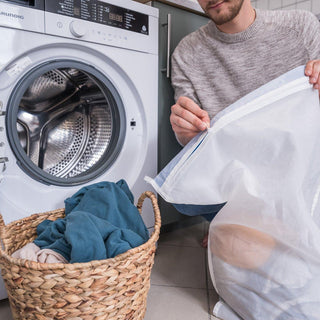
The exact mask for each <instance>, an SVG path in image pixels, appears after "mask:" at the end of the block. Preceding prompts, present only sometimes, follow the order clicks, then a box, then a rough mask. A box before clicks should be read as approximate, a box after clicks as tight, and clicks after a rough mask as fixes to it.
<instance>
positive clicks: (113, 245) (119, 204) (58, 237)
mask: <svg viewBox="0 0 320 320" xmlns="http://www.w3.org/2000/svg"><path fill="white" fill-rule="evenodd" d="M65 210H66V216H65V218H63V219H57V220H56V221H50V220H45V221H43V222H42V223H40V224H39V225H38V227H37V234H38V237H37V238H36V239H35V240H34V243H35V244H36V245H37V246H39V247H40V248H41V249H45V248H47V249H52V250H54V251H56V252H58V253H60V254H62V255H63V256H64V257H65V258H66V259H67V260H68V261H69V262H70V263H75V262H88V261H92V260H101V259H107V258H112V257H115V256H117V255H118V254H120V253H123V252H126V251H127V250H129V249H131V248H134V247H137V246H140V245H141V244H143V243H145V242H146V241H147V240H148V239H149V233H148V230H147V228H146V226H145V224H144V222H143V220H142V218H141V216H140V213H139V211H138V209H137V208H136V207H135V206H134V204H133V195H132V193H131V191H130V190H129V187H128V185H127V183H126V182H125V181H124V180H120V181H118V182H117V183H113V182H106V181H105V182H100V183H96V184H92V185H89V186H86V187H83V188H82V189H80V190H79V191H78V192H77V193H75V194H74V195H73V196H72V197H70V198H67V199H66V200H65Z"/></svg>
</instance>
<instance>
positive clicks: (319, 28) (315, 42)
mask: <svg viewBox="0 0 320 320" xmlns="http://www.w3.org/2000/svg"><path fill="white" fill-rule="evenodd" d="M303 37H304V42H305V46H306V48H307V50H308V52H309V59H310V60H315V59H317V60H318V59H320V22H319V20H318V19H317V17H316V16H315V15H314V14H313V13H311V12H308V11H306V12H305V22H304V28H303Z"/></svg>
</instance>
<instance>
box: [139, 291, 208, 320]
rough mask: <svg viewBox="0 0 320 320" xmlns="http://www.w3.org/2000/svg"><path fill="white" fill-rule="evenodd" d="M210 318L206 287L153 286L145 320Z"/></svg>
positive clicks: (196, 319)
mask: <svg viewBox="0 0 320 320" xmlns="http://www.w3.org/2000/svg"><path fill="white" fill-rule="evenodd" d="M163 319H165V320H208V319H209V314H208V305H207V291H206V290H204V289H191V288H178V287H166V286H151V288H150V291H149V295H148V300H147V312H146V316H145V319H144V320H163Z"/></svg>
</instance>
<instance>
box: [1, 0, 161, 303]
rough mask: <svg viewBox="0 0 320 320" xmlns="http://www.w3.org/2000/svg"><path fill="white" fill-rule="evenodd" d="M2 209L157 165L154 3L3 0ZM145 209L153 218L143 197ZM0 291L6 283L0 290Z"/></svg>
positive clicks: (12, 210)
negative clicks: (151, 4) (152, 5)
mask: <svg viewBox="0 0 320 320" xmlns="http://www.w3.org/2000/svg"><path fill="white" fill-rule="evenodd" d="M0 39H1V50H0V213H1V214H2V216H3V218H4V220H5V223H9V222H11V221H12V220H17V219H20V218H22V217H24V216H29V215H30V214H32V213H36V212H44V211H48V210H53V209H56V208H61V207H63V206H64V199H65V198H67V197H69V196H71V195H72V194H74V193H75V192H76V191H77V190H79V189H80V188H81V187H83V186H85V185H88V184H92V183H96V182H99V181H113V182H116V181H118V180H119V179H125V180H126V181H127V183H128V185H129V187H130V189H131V191H132V192H133V194H134V197H135V200H137V199H138V197H139V196H140V194H141V193H142V192H144V191H146V190H150V186H149V185H146V183H145V182H144V179H143V178H144V176H145V175H148V176H155V174H156V172H157V126H158V125H157V123H158V122H157V113H158V108H157V101H158V99H157V95H158V83H157V81H158V80H157V79H158V75H157V73H158V11H157V9H155V8H153V7H151V6H146V5H142V4H139V3H137V2H134V1H130V0H107V1H103V0H99V1H97V0H59V1H58V0H57V1H55V0H26V1H24V0H14V1H2V0H0ZM143 219H144V221H145V223H146V225H147V227H148V228H152V226H153V223H154V221H153V211H152V207H151V205H150V204H147V201H146V203H145V205H144V210H143ZM3 297H5V292H4V289H3V287H2V288H0V298H3Z"/></svg>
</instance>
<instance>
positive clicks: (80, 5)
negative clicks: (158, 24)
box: [45, 0, 149, 35]
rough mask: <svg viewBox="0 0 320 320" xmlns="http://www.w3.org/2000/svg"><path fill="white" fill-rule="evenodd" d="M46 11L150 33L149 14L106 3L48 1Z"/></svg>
mask: <svg viewBox="0 0 320 320" xmlns="http://www.w3.org/2000/svg"><path fill="white" fill-rule="evenodd" d="M45 11H47V12H51V13H56V14H60V15H65V16H68V17H72V18H76V19H80V20H83V21H91V22H95V23H98V24H102V25H108V26H111V27H115V28H120V29H125V30H128V31H133V32H138V33H142V34H146V35H147V34H148V31H149V16H148V15H147V14H144V13H141V12H137V11H134V10H130V9H128V8H123V7H120V6H117V5H113V4H111V3H109V2H104V1H98V0H91V1H87V0H78V1H76V0H62V1H52V0H47V1H46V4H45Z"/></svg>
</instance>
